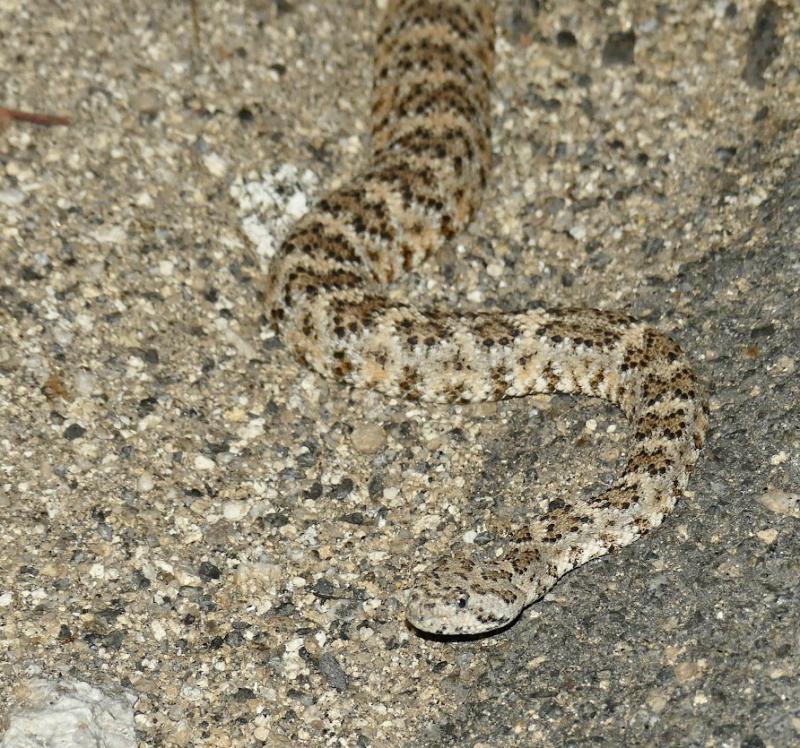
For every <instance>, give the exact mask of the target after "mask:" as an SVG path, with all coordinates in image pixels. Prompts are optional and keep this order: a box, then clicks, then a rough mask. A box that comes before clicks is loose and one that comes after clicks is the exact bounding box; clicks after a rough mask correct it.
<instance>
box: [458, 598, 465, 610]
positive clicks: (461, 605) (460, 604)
mask: <svg viewBox="0 0 800 748" xmlns="http://www.w3.org/2000/svg"><path fill="white" fill-rule="evenodd" d="M458 607H459V608H462V609H463V608H466V607H467V598H466V597H459V598H458Z"/></svg>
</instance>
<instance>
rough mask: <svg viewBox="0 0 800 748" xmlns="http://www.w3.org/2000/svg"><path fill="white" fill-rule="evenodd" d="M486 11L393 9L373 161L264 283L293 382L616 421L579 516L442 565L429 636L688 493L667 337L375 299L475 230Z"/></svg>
mask: <svg viewBox="0 0 800 748" xmlns="http://www.w3.org/2000/svg"><path fill="white" fill-rule="evenodd" d="M493 29H494V18H493V12H492V8H491V3H489V2H476V1H475V0H391V1H390V3H389V7H388V10H387V12H386V14H385V18H384V21H383V24H382V26H381V30H380V33H379V36H378V40H377V52H376V59H375V66H374V80H375V83H374V92H373V105H372V156H371V159H370V161H369V164H368V165H367V167H366V168H365V169H364V170H363V171H362V172H361V173H360V174H358V175H357V176H355V177H354V178H353V179H352V180H350V181H349V182H348V183H347V184H346V185H345V186H343V187H341V188H340V189H337V190H335V191H334V192H332V193H330V194H328V195H327V196H326V197H324V198H323V199H322V200H320V202H319V204H318V205H317V206H316V208H315V209H314V210H312V211H311V212H309V213H307V214H306V215H305V216H304V217H303V218H301V219H300V220H299V221H298V222H297V224H296V225H295V226H294V227H293V229H292V230H291V232H290V233H289V235H288V237H287V238H286V240H285V242H284V243H283V245H282V247H281V249H280V251H279V252H278V254H277V256H276V257H275V258H274V261H273V265H272V268H271V272H270V277H269V280H268V290H267V299H268V305H269V310H270V314H271V319H272V322H273V324H274V326H275V328H276V330H277V331H278V333H279V334H280V336H281V337H282V339H283V340H284V341H285V343H286V345H287V346H288V347H289V349H291V350H292V351H293V352H294V354H295V355H296V356H297V357H298V358H299V359H300V360H301V361H302V362H303V363H304V364H306V365H307V366H309V367H311V368H312V369H314V370H316V371H317V372H319V373H320V374H322V375H324V376H327V377H334V378H336V379H339V380H341V381H343V382H346V383H348V384H350V385H354V386H356V387H371V388H374V389H376V390H379V391H380V392H383V393H386V394H387V395H391V396H394V397H404V398H412V399H419V400H425V401H429V402H448V403H450V402H476V401H483V400H494V399H500V398H506V397H519V396H523V395H528V394H531V393H554V392H563V393H582V394H584V395H592V396H597V397H602V398H605V399H606V400H608V401H610V402H612V403H615V404H616V405H618V406H619V407H620V408H621V409H622V411H623V412H624V413H625V415H626V416H627V418H628V419H629V420H630V421H631V423H632V426H633V431H634V452H633V455H632V456H631V457H630V459H629V461H628V463H627V465H626V467H625V469H624V471H623V473H622V475H621V476H620V477H619V479H618V480H617V481H616V482H615V483H614V484H613V485H612V486H611V487H610V488H609V489H608V490H606V491H604V492H603V493H601V494H600V495H598V496H596V497H594V498H592V499H591V500H589V501H585V502H584V501H580V500H571V501H570V502H569V503H565V504H564V505H562V506H559V507H557V508H551V509H550V510H549V511H547V512H546V513H545V514H544V515H541V516H537V517H534V518H532V519H531V520H530V523H529V524H528V525H527V526H524V527H521V528H519V529H516V530H514V531H513V532H511V533H510V534H509V536H508V537H507V538H505V541H506V551H505V554H504V555H503V556H502V558H500V559H499V560H495V561H492V562H490V563H487V564H481V565H477V564H476V563H474V562H473V561H471V560H470V559H469V558H468V557H467V556H465V555H464V556H457V557H455V558H450V559H443V560H440V561H438V562H437V563H435V565H434V566H433V568H432V569H431V570H430V571H429V572H428V573H426V574H425V575H423V576H421V577H420V578H419V579H418V580H417V581H416V583H415V585H414V586H413V588H412V589H411V591H410V594H409V604H408V608H407V617H408V620H409V621H410V623H411V624H412V625H413V626H415V627H416V628H418V629H420V630H423V631H427V632H431V633H437V634H474V633H479V632H484V631H491V630H493V629H496V628H499V627H502V626H504V625H505V624H507V623H509V622H511V621H513V620H514V618H515V617H516V616H517V615H518V614H519V613H520V611H521V610H522V609H523V608H524V607H525V606H526V605H528V604H530V603H531V602H533V601H534V600H536V599H538V598H539V597H541V596H542V595H543V594H544V593H545V592H546V591H547V590H548V589H550V588H551V587H552V586H553V585H554V584H555V582H556V581H557V580H558V579H559V577H561V576H562V575H564V574H565V573H567V572H568V571H570V570H571V569H574V568H575V567H576V566H579V565H580V564H583V563H585V562H586V561H589V560H590V559H592V558H596V557H598V556H601V555H603V554H604V553H607V552H608V551H609V550H611V549H612V548H618V547H621V546H624V545H627V544H629V543H631V542H633V541H634V540H636V538H638V537H640V536H641V535H644V534H646V533H647V532H648V531H649V530H651V529H652V528H654V527H657V526H658V525H659V524H660V523H661V521H662V520H663V518H664V516H665V515H666V514H668V513H669V512H670V510H671V509H672V508H673V506H674V504H675V501H676V499H677V497H678V495H679V494H680V493H681V491H682V489H683V488H684V486H685V485H686V481H687V479H688V476H689V472H690V470H691V468H692V466H693V465H694V463H695V461H696V460H697V457H698V452H699V450H700V448H701V446H702V443H703V435H704V431H705V425H706V416H705V411H704V405H703V402H702V398H701V396H700V394H699V392H698V387H697V384H696V380H695V376H694V373H693V372H692V369H691V367H690V365H689V364H688V363H687V360H686V358H685V357H684V354H683V353H682V352H681V349H680V348H679V347H678V346H677V345H676V344H675V343H674V342H673V341H672V340H670V339H669V338H668V337H666V336H664V335H663V334H661V333H659V332H657V331H656V330H654V329H653V328H651V327H648V326H646V325H644V324H642V323H639V322H637V321H635V320H634V319H633V318H631V317H629V316H627V315H626V314H621V313H617V312H608V311H600V310H597V309H529V310H526V311H522V312H515V313H499V312H491V313H480V312H471V313H465V312H461V313H459V312H452V311H442V310H422V309H417V308H415V307H413V306H411V305H409V304H407V303H405V302H402V301H393V300H390V299H389V298H387V296H386V295H385V293H384V291H383V287H384V286H385V285H386V284H387V283H390V282H391V281H392V280H393V279H395V278H397V277H398V276H399V275H400V274H402V273H405V272H407V271H408V270H410V269H411V268H413V267H414V266H416V265H418V264H419V263H420V262H422V261H423V260H424V259H425V258H426V257H427V256H428V255H430V253H431V252H433V251H434V250H436V249H437V248H438V247H440V246H441V245H442V243H443V242H445V241H446V240H448V239H450V238H452V237H453V236H454V235H455V234H457V233H458V232H459V231H460V230H461V229H462V228H463V227H464V226H465V225H466V224H467V223H468V222H469V220H470V219H471V217H472V215H473V213H474V212H475V210H476V208H477V206H478V202H479V200H480V196H481V192H482V189H483V187H484V185H485V183H486V179H487V173H488V169H489V163H490V157H491V154H490V131H489V91H490V73H491V68H492V58H493V46H494V30H493Z"/></svg>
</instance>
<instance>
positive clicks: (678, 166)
mask: <svg viewBox="0 0 800 748" xmlns="http://www.w3.org/2000/svg"><path fill="white" fill-rule="evenodd" d="M379 5H380V4H379V3H376V4H372V3H363V2H354V3H341V4H339V3H337V4H334V3H313V2H302V3H301V2H291V3H290V2H274V3H273V2H268V3H261V4H255V3H243V4H236V3H201V4H199V10H200V17H199V21H200V23H199V31H200V43H199V46H198V45H196V44H195V42H194V39H193V30H192V23H191V17H190V14H189V7H185V6H183V5H180V4H176V5H166V6H162V5H153V4H149V3H138V2H130V3H125V4H121V3H120V4H116V3H108V4H106V3H82V4H79V5H78V4H76V5H74V6H73V5H69V6H64V7H61V6H54V5H50V4H43V3H39V2H33V3H22V2H17V1H16V0H4V1H3V2H0V28H2V29H3V44H2V45H1V46H0V70H2V71H3V76H2V78H0V104H2V105H4V106H8V107H12V108H19V109H28V110H39V111H58V112H63V113H70V114H71V115H72V117H73V124H72V125H71V126H70V127H68V128H58V129H55V128H54V129H33V128H26V127H24V126H22V125H19V124H14V125H12V126H10V127H9V128H7V129H6V130H5V131H4V132H3V133H2V134H0V178H1V179H2V182H1V183H0V211H2V213H1V215H2V219H3V220H2V221H0V279H1V281H2V282H0V314H2V322H1V324H2V328H3V338H2V341H1V342H0V423H2V424H3V427H2V431H1V432H0V446H1V447H2V454H1V455H0V466H1V467H2V471H3V477H2V484H1V486H0V488H1V490H2V493H0V511H2V516H3V522H2V529H3V532H2V533H0V568H2V569H3V570H4V575H3V577H2V582H0V652H2V654H1V655H0V714H1V713H4V712H7V711H8V710H9V709H11V708H12V704H11V700H12V697H13V696H14V695H15V694H18V693H19V692H20V690H21V689H20V683H22V681H24V680H25V679H26V678H28V677H38V676H39V674H40V673H43V674H44V675H46V676H47V677H56V676H58V675H59V674H63V675H64V676H66V677H71V678H74V679H78V680H81V681H85V682H91V683H94V684H96V685H97V686H98V687H101V686H102V687H104V688H105V687H108V688H109V689H110V690H113V691H117V690H124V689H127V690H129V691H130V692H131V693H133V694H134V695H135V696H136V697H137V701H136V704H135V712H136V717H135V724H136V727H137V730H138V735H139V738H140V741H141V743H142V744H143V745H156V744H162V745H187V746H188V745H242V746H251V745H254V744H255V745H257V744H259V742H258V741H260V742H261V743H262V744H264V745H270V746H273V745H275V746H280V745H287V746H288V745H296V744H298V743H306V744H313V745H325V744H330V745H354V746H359V745H398V744H401V745H425V744H427V745H487V746H490V745H515V744H517V745H554V744H555V745H581V744H587V743H590V742H600V743H603V744H611V745H648V744H660V745H698V746H700V745H712V746H716V745H719V746H726V745H731V746H748V747H750V748H752V747H755V746H760V745H765V746H783V745H791V744H792V743H793V742H796V741H797V740H798V739H800V707H799V706H798V704H800V690H798V685H797V684H798V677H797V676H798V658H797V648H798V646H800V641H798V636H797V631H798V630H800V625H798V624H800V621H798V618H799V617H800V614H799V613H798V605H797V600H798V594H799V593H800V587H799V586H798V581H797V580H798V578H800V575H798V571H800V562H799V561H798V559H800V526H799V525H798V519H797V513H798V512H797V501H798V500H797V498H796V496H797V494H798V492H799V491H800V452H799V448H798V442H800V436H799V435H798V422H800V419H798V404H799V403H800V392H799V390H800V387H798V384H797V365H798V356H799V355H800V350H799V345H798V340H800V330H799V329H798V328H799V327H800V325H799V324H798V315H800V311H798V305H797V302H796V299H797V293H798V286H799V285H800V256H798V255H799V253H798V228H799V227H798V213H799V212H800V208H799V207H798V204H800V189H798V184H800V164H799V163H798V160H797V155H796V154H797V153H798V135H797V123H798V104H797V102H798V100H800V97H798V88H799V87H800V71H799V70H798V65H797V60H798V59H800V56H798V46H799V42H798V31H797V29H798V28H800V24H799V23H798V10H797V8H796V7H795V6H794V4H792V3H786V2H783V3H781V2H774V3H773V2H767V3H763V4H762V3H744V2H742V3H729V2H722V3H706V2H699V0H698V1H697V2H690V1H688V0H687V1H686V2H675V3H672V4H670V5H665V4H663V3H660V4H656V3H650V2H643V3H626V2H621V3H618V4H616V5H615V6H613V7H606V6H605V4H603V3H601V2H599V1H598V2H563V3H558V4H556V3H543V4H541V5H540V6H539V5H537V4H531V3H523V2H519V3H510V2H501V3H499V4H498V10H497V19H498V22H497V30H498V42H497V47H496V49H497V66H496V71H495V79H496V85H495V92H494V95H493V105H492V115H493V151H494V154H495V155H494V168H493V171H492V173H491V175H490V179H489V186H488V189H487V192H486V195H485V196H484V201H483V209H482V212H481V214H480V216H479V220H478V222H477V223H475V224H473V225H472V226H471V227H470V229H469V230H468V232H467V233H466V234H465V235H463V236H461V237H459V238H458V240H457V241H456V242H454V243H453V244H451V245H450V246H449V247H448V248H446V249H445V250H444V251H443V252H442V253H440V254H439V255H438V256H437V257H435V258H433V259H432V260H431V261H429V262H428V263H427V264H426V266H425V267H424V268H423V269H422V270H421V271H420V272H417V273H414V274H412V276H411V277H410V278H408V279H407V280H406V281H404V282H403V283H402V284H400V285H398V287H397V288H396V289H394V291H393V293H396V295H397V297H398V298H409V299H411V300H413V301H414V302H415V303H428V302H435V303H438V304H443V305H447V304H451V305H453V306H456V305H459V306H461V307H462V308H472V309H488V308H501V309H514V308H520V307H522V306H530V305H533V304H536V303H546V304H553V303H558V304H571V305H594V306H601V307H604V308H624V309H626V310H627V311H630V312H631V313H632V314H634V315H635V316H637V317H639V318H643V319H645V320H647V321H649V322H652V323H653V324H654V325H656V326H658V327H659V329H662V330H664V331H666V332H669V333H670V334H671V335H672V336H673V337H675V338H676V339H678V340H680V342H681V345H682V347H683V348H684V349H685V350H686V351H688V352H689V354H690V356H691V358H692V361H693V362H694V364H695V366H696V367H697V370H698V372H699V374H700V376H701V377H702V378H703V379H704V380H705V381H706V382H707V384H708V389H709V392H710V405H711V430H710V433H709V442H708V445H707V447H706V450H705V452H704V457H703V459H702V460H701V462H700V463H699V464H698V467H697V469H696V470H695V472H694V473H693V477H692V482H691V485H690V486H689V489H690V494H689V495H688V496H687V497H686V498H684V499H683V500H682V501H681V502H680V503H679V504H678V507H677V508H676V511H675V513H674V514H673V515H672V516H671V518H670V520H669V521H668V522H666V523H665V524H664V525H663V526H662V527H661V528H660V529H659V530H658V531H657V532H655V533H653V534H651V535H650V536H648V538H646V539H644V540H643V541H641V542H639V543H637V544H635V545H633V546H631V547H630V548H627V549H625V550H623V551H621V552H620V553H618V554H614V555H612V556H610V557H607V558H605V559H603V560H601V561H598V562H595V563H592V564H590V565H588V566H586V567H583V568H582V569H581V570H579V571H577V572H574V573H573V574H571V575H570V576H568V577H567V578H565V579H564V580H563V581H562V582H561V583H560V584H559V586H558V587H557V588H556V589H555V590H554V591H553V592H552V593H551V594H550V595H548V596H547V597H546V598H545V600H544V601H542V602H540V603H538V604H537V605H535V606H533V608H531V609H530V610H529V611H528V612H527V613H526V614H525V616H524V617H523V619H522V620H521V621H520V622H519V623H518V624H517V625H516V626H514V627H512V628H510V629H509V630H507V631H505V632H503V633H502V634H500V635H497V636H495V637H491V638H488V639H480V640H474V641H458V642H452V641H448V642H441V641H437V640H426V639H421V638H419V637H417V636H415V635H414V634H413V633H411V632H410V631H409V630H408V629H407V628H406V627H405V626H404V624H403V614H402V599H401V595H400V591H401V590H402V589H403V586H404V584H405V583H406V580H407V579H408V577H409V575H410V574H412V573H413V572H414V571H415V570H416V569H417V567H418V566H420V565H421V564H422V563H425V562H427V561H428V560H430V559H431V558H433V557H435V556H437V555H439V554H441V553H444V552H447V551H448V549H451V548H456V547H459V546H460V545H461V544H462V543H463V542H465V540H466V541H467V542H470V541H471V542H474V543H477V544H482V543H485V542H486V541H487V540H490V538H491V529H492V528H491V525H492V523H493V522H495V521H497V520H504V519H510V520H511V521H514V520H516V519H518V518H519V517H520V516H522V515H523V514H524V513H527V512H528V511H529V509H530V507H531V505H532V504H534V505H537V506H541V507H544V506H546V505H547V504H548V502H550V501H552V500H555V499H559V498H561V499H563V498H566V497H568V496H570V495H574V494H577V495H591V493H593V492H595V491H596V489H597V488H598V487H602V486H605V485H607V484H608V482H609V481H610V480H612V479H613V477H614V476H615V475H617V474H618V472H619V470H620V468H621V466H622V464H624V460H625V457H626V454H627V452H626V449H627V448H628V444H629V442H628V436H629V435H628V433H627V432H626V429H625V426H624V422H623V421H622V420H621V419H620V418H619V417H618V416H617V414H616V412H615V411H613V410H611V409H607V408H605V407H604V406H602V405H599V404H597V403H592V402H585V401H583V400H573V399H570V398H566V397H557V398H533V399H531V398H528V399H520V400H515V401H512V402H508V403H501V404H478V405H469V406H428V405H420V404H408V403H405V402H403V401H392V400H389V399H384V398H382V397H381V396H380V395H378V394H376V393H372V392H368V391H358V390H348V389H346V388H342V387H340V386H338V385H336V384H333V383H329V382H326V381H324V380H322V379H320V378H319V377H317V376H316V375H314V374H311V373H308V372H307V371H305V370H304V369H303V368H302V367H300V366H299V365H298V364H296V363H295V362H294V360H293V359H292V358H291V356H290V355H289V354H288V352H287V351H286V350H285V349H284V348H283V347H282V345H281V343H280V341H279V339H277V338H276V337H275V336H274V335H273V333H272V330H271V328H270V325H269V324H268V321H267V319H266V318H265V317H264V316H263V311H264V310H263V307H262V300H261V298H260V295H259V290H260V288H261V284H262V283H263V278H264V276H265V274H266V272H267V271H268V268H269V259H270V257H269V238H270V237H269V232H270V231H276V232H279V231H280V230H282V227H283V230H285V226H286V225H288V224H287V223H286V222H282V221H283V219H285V215H281V211H282V210H283V209H284V208H286V209H287V210H288V209H289V208H290V207H292V206H285V205H283V204H281V202H280V200H281V199H282V194H284V195H288V196H289V197H292V196H294V197H295V198H297V201H298V202H301V201H302V199H303V196H304V195H305V196H307V199H308V201H309V202H310V201H313V199H314V198H315V197H317V196H319V195H320V193H321V191H322V190H323V189H324V188H327V187H330V186H333V185H335V184H337V183H341V182H342V180H344V179H346V178H347V176H348V174H350V173H353V172H354V171H355V170H357V169H358V168H359V166H360V165H362V163H363V161H362V159H363V158H364V154H365V152H366V145H367V143H366V133H367V131H368V120H367V111H368V90H369V81H370V75H369V70H370V61H371V58H372V53H373V50H374V46H373V40H374V34H375V31H376V28H377V23H378V19H379V16H380V7H378V6H379ZM287 167H291V168H292V169H295V170H296V174H297V175H298V177H297V180H296V186H297V187H298V189H297V190H288V191H287V190H286V189H283V190H282V191H279V192H277V193H276V195H275V197H276V200H275V201H273V203H272V208H271V211H272V212H269V210H268V211H267V215H265V216H264V217H263V220H264V221H266V223H264V224H261V223H260V221H259V220H256V219H254V218H253V216H252V215H249V214H246V213H245V212H244V211H243V210H242V208H241V206H242V201H241V199H240V198H239V197H238V196H239V195H241V192H242V190H243V189H244V188H243V185H246V184H252V183H253V182H254V181H257V180H262V181H263V180H264V178H265V176H264V175H267V179H268V180H269V179H272V180H273V181H272V183H274V182H275V180H274V179H273V178H274V177H275V175H281V174H283V175H285V174H287V173H291V169H289V171H288V172H287ZM294 207H296V206H294ZM270 222H271V223H270ZM289 223H290V222H289ZM264 226H266V228H263V227H264ZM259 227H261V228H259ZM259 231H260V232H261V233H260V236H261V238H262V239H264V243H263V244H261V245H259V244H258V243H257V242H254V241H252V240H253V237H254V235H256V234H258V232H259ZM280 238H281V236H279V235H278V236H276V240H278V241H279V240H280Z"/></svg>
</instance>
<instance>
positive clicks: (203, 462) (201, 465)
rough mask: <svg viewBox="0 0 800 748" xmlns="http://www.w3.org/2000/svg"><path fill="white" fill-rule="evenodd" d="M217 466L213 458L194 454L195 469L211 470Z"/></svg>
mask: <svg viewBox="0 0 800 748" xmlns="http://www.w3.org/2000/svg"><path fill="white" fill-rule="evenodd" d="M216 466H217V463H216V462H214V460H212V459H210V458H208V457H206V456H205V455H195V458H194V468H195V470H213V469H214V468H215V467H216Z"/></svg>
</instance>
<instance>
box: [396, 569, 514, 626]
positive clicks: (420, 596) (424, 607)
mask: <svg viewBox="0 0 800 748" xmlns="http://www.w3.org/2000/svg"><path fill="white" fill-rule="evenodd" d="M526 604H527V600H526V595H525V593H524V592H523V591H522V590H521V589H520V588H519V587H517V586H516V585H515V584H514V573H513V571H512V570H511V568H510V566H509V565H508V564H507V563H502V562H501V563H497V562H495V563H488V564H486V565H481V566H478V565H477V564H475V563H474V562H473V561H471V560H470V559H468V558H464V557H456V558H453V559H444V560H442V561H439V562H438V563H437V564H436V565H435V566H434V567H433V568H432V569H431V570H430V571H428V572H426V573H424V574H423V575H420V576H419V577H418V578H417V580H416V583H415V585H414V587H413V588H412V589H411V590H410V593H409V598H408V607H407V609H406V618H407V619H408V622H409V623H410V624H411V625H412V626H413V627H414V628H415V629H418V630H419V631H424V632H426V633H429V634H437V635H441V636H462V635H474V634H484V633H488V632H490V631H494V630H496V629H500V628H503V627H504V626H507V625H508V624H509V623H511V622H512V621H513V620H514V619H515V618H516V617H517V616H518V615H519V614H520V612H521V611H522V609H523V608H524V607H525V605H526Z"/></svg>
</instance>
